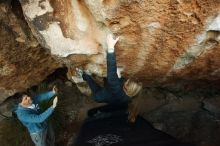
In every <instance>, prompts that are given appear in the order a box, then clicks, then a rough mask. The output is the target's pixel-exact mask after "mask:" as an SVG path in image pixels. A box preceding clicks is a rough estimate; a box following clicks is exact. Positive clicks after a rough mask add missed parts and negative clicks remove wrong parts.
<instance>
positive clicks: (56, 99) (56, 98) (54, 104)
mask: <svg viewBox="0 0 220 146" xmlns="http://www.w3.org/2000/svg"><path fill="white" fill-rule="evenodd" d="M57 102H58V97H57V96H56V97H55V98H54V99H53V105H52V107H53V108H55V107H56V106H57Z"/></svg>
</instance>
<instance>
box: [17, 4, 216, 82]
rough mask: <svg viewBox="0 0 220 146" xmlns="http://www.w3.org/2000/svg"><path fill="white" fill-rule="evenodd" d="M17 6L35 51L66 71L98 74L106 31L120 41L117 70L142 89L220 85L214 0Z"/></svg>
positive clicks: (103, 63)
mask: <svg viewBox="0 0 220 146" xmlns="http://www.w3.org/2000/svg"><path fill="white" fill-rule="evenodd" d="M20 2H21V4H22V8H23V11H24V15H25V17H26V19H27V21H28V23H29V25H30V27H31V29H32V31H33V32H34V34H35V36H36V37H37V39H38V40H39V42H40V43H41V45H42V46H44V47H46V48H48V49H49V50H50V51H51V53H52V54H54V55H56V56H59V57H60V58H61V59H62V60H63V61H64V62H65V63H66V65H67V66H76V65H86V64H96V65H101V66H102V67H101V72H104V71H105V61H104V60H105V51H104V50H105V36H106V33H107V32H109V31H112V32H113V33H114V34H116V35H118V36H120V41H119V43H118V44H117V47H116V48H117V60H118V65H119V66H121V67H122V68H124V74H125V76H130V77H134V76H135V77H138V79H141V80H142V81H143V82H144V83H145V86H156V85H165V83H168V84H170V83H177V81H182V82H186V81H189V80H190V81H194V82H197V81H203V82H206V81H210V82H214V81H217V80H219V79H220V70H219V67H220V60H219V58H220V53H219V49H220V46H219V43H218V42H219V39H220V35H219V34H220V11H219V9H220V3H219V1H217V0H202V1H198V0H195V1H189V0H154V1H145V0H72V1H71V0H54V1H50V0H43V1H39V0H20ZM79 54H80V55H79ZM102 69H103V70H102ZM103 74H105V73H103ZM179 83H180V82H179Z"/></svg>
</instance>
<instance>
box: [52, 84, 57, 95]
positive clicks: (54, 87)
mask: <svg viewBox="0 0 220 146" xmlns="http://www.w3.org/2000/svg"><path fill="white" fill-rule="evenodd" d="M52 91H53V93H54V94H57V92H58V88H57V86H56V85H54V86H53V89H52Z"/></svg>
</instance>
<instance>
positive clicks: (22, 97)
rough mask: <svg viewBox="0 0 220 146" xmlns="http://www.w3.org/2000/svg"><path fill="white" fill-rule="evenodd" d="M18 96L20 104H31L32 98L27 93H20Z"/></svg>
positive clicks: (25, 105) (26, 105)
mask: <svg viewBox="0 0 220 146" xmlns="http://www.w3.org/2000/svg"><path fill="white" fill-rule="evenodd" d="M19 96H20V97H19V98H20V105H21V106H23V107H28V106H31V104H32V102H33V101H32V98H31V97H30V96H29V95H28V94H27V93H21V94H20V95H19Z"/></svg>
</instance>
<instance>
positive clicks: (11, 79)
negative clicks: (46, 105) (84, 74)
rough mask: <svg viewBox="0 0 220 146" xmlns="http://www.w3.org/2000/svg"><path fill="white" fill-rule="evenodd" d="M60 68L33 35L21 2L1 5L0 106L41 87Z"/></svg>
mask: <svg viewBox="0 0 220 146" xmlns="http://www.w3.org/2000/svg"><path fill="white" fill-rule="evenodd" d="M59 66H60V65H59V64H58V63H57V61H55V60H54V59H53V58H52V57H51V55H49V54H48V53H46V51H45V49H43V48H41V47H40V46H39V44H38V42H37V40H36V39H35V38H34V36H33V35H32V33H31V31H30V29H29V27H28V25H27V23H26V22H25V20H24V17H23V15H22V10H21V7H19V2H16V1H13V2H12V3H10V1H8V2H5V3H0V103H1V102H2V101H3V100H4V99H5V98H7V97H9V96H11V95H13V94H14V93H15V92H17V91H21V90H24V89H26V88H29V87H31V86H33V85H36V84H38V83H39V82H40V81H42V80H43V79H45V78H46V77H47V75H49V74H51V73H52V72H53V71H54V70H55V69H56V68H58V67H59Z"/></svg>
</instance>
